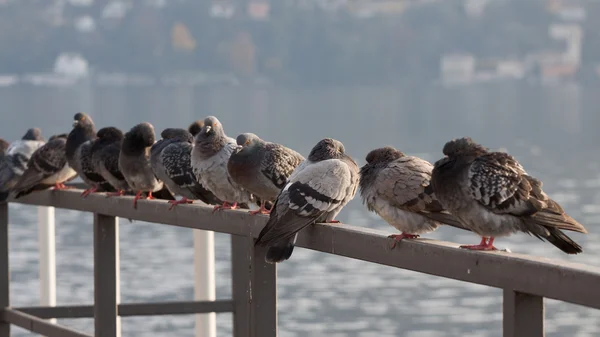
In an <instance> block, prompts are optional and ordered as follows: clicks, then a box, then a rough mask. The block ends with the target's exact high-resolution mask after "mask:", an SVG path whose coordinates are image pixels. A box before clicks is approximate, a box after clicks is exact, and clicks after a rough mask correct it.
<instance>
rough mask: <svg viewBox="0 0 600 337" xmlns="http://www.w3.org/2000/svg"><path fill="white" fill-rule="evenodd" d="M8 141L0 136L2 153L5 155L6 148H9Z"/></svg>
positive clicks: (0, 153) (0, 151) (0, 150)
mask: <svg viewBox="0 0 600 337" xmlns="http://www.w3.org/2000/svg"><path fill="white" fill-rule="evenodd" d="M8 145H9V144H8V142H7V141H6V140H4V139H2V138H0V155H4V153H6V150H7V149H8Z"/></svg>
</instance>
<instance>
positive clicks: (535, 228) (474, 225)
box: [431, 137, 587, 254]
mask: <svg viewBox="0 0 600 337" xmlns="http://www.w3.org/2000/svg"><path fill="white" fill-rule="evenodd" d="M443 153H444V155H445V156H446V157H444V158H442V159H440V160H438V161H437V162H436V163H435V166H434V169H433V173H432V178H431V183H432V185H433V189H434V191H435V194H436V196H437V197H438V200H439V201H440V202H441V203H442V205H443V206H444V207H445V208H446V209H448V210H449V211H450V212H452V214H454V215H455V216H457V217H458V218H459V219H460V220H461V222H462V223H463V225H465V227H467V228H469V229H471V230H472V231H473V232H475V233H477V234H479V235H480V236H481V237H482V239H481V243H480V244H478V245H470V246H461V248H466V249H471V250H495V249H496V248H495V247H494V238H495V237H497V236H508V235H510V234H512V233H515V232H519V231H521V232H525V233H527V234H530V235H533V236H535V237H537V238H538V239H541V240H547V241H549V242H550V243H552V244H553V245H555V246H556V247H557V248H559V249H560V250H562V251H563V252H565V253H567V254H577V253H581V251H582V250H581V246H579V245H578V244H577V243H576V242H574V241H573V240H572V239H571V238H569V237H568V236H567V235H565V233H563V232H562V231H561V229H562V230H571V231H575V232H579V233H587V230H586V229H585V228H584V227H583V226H582V225H581V224H580V223H578V222H577V221H575V219H573V218H571V217H570V216H568V215H567V214H566V213H565V212H564V211H563V209H562V208H561V207H560V206H559V205H558V204H557V203H556V202H555V201H554V200H552V199H550V198H549V197H548V195H546V193H544V191H542V182H541V181H539V180H537V179H536V178H534V177H532V176H530V175H528V174H527V172H525V169H524V168H523V167H522V166H521V165H520V164H519V163H518V162H517V160H516V159H515V158H513V157H512V156H510V155H508V154H506V153H503V152H488V149H486V148H484V147H483V146H481V145H479V144H476V143H475V142H473V141H472V140H471V138H468V137H465V138H461V139H455V140H452V141H450V142H448V143H446V145H445V146H444V150H443Z"/></svg>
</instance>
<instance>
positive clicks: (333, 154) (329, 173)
mask: <svg viewBox="0 0 600 337" xmlns="http://www.w3.org/2000/svg"><path fill="white" fill-rule="evenodd" d="M358 181H359V171H358V166H357V165H356V162H355V161H354V160H353V159H352V158H350V157H349V156H348V155H346V152H345V150H344V145H342V143H341V142H339V141H337V140H334V139H331V138H326V139H323V140H321V141H320V142H319V143H317V145H315V147H314V148H313V149H312V151H311V152H310V154H309V155H308V159H307V160H305V161H304V162H302V164H300V165H299V166H298V167H297V168H296V169H295V170H294V172H293V173H292V175H291V176H290V178H289V180H288V182H287V184H286V185H285V187H284V188H283V189H282V190H281V193H279V196H278V197H277V201H275V206H274V207H273V210H272V212H271V217H270V218H269V221H268V222H267V224H266V226H265V227H264V228H263V229H262V231H261V232H260V234H259V236H258V239H257V241H256V244H257V245H261V246H266V247H269V249H268V251H267V255H266V256H265V260H266V261H267V262H271V263H274V262H282V261H284V260H287V259H289V258H290V256H291V255H292V252H293V250H294V243H295V241H296V237H297V235H298V232H299V231H301V230H302V229H303V228H304V227H306V226H308V225H311V224H313V223H317V222H329V223H332V222H339V221H336V220H334V219H335V217H336V216H337V215H338V214H339V212H340V211H341V210H342V208H343V207H344V206H345V205H346V204H347V203H348V202H349V201H350V200H352V198H354V195H355V194H356V189H357V187H358Z"/></svg>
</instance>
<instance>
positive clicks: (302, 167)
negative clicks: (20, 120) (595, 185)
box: [0, 113, 587, 262]
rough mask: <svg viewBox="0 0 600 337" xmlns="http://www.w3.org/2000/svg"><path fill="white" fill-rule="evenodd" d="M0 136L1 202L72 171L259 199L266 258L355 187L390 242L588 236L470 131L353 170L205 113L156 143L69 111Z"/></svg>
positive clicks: (575, 249)
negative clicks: (428, 237) (232, 133)
mask: <svg viewBox="0 0 600 337" xmlns="http://www.w3.org/2000/svg"><path fill="white" fill-rule="evenodd" d="M0 144H2V149H3V150H4V154H3V155H2V157H1V159H0V193H1V197H2V198H3V200H6V198H7V197H8V195H9V193H12V194H13V195H14V197H15V198H19V197H21V196H23V195H26V194H28V193H31V192H32V191H36V190H40V189H46V188H50V187H52V186H54V188H55V189H62V188H66V186H65V185H64V183H65V182H68V181H70V180H72V179H74V178H75V177H76V176H77V175H78V176H79V177H81V178H82V180H83V181H84V182H85V183H86V184H87V185H88V186H89V188H88V189H87V190H85V191H84V192H83V193H82V196H83V197H86V196H87V195H89V194H90V193H94V192H108V194H107V197H108V196H115V195H119V196H120V195H124V194H126V193H135V198H134V207H137V200H139V199H141V198H146V199H152V198H154V196H153V193H154V194H155V195H156V194H157V193H161V191H162V192H166V195H167V196H166V197H162V198H163V199H165V198H166V199H170V200H169V202H170V203H171V204H172V205H171V208H172V207H173V206H175V205H177V204H181V203H191V202H192V201H193V200H200V201H201V202H203V203H205V204H212V205H215V206H214V210H213V212H214V211H217V210H223V209H236V208H251V207H252V208H258V209H256V210H253V211H251V213H252V214H259V213H260V214H270V217H269V220H268V222H267V224H266V226H265V227H264V228H263V230H262V231H261V233H260V235H259V237H258V240H257V242H256V244H258V245H262V246H266V247H268V250H267V253H266V257H265V259H266V260H267V261H268V262H281V261H284V260H287V259H289V257H290V256H291V254H292V251H293V249H294V243H295V241H296V238H297V234H298V232H299V231H301V230H302V229H303V228H305V227H306V226H308V225H311V224H313V223H319V222H326V223H332V222H338V221H336V220H335V217H336V216H337V215H338V214H339V212H340V211H341V210H342V208H343V207H344V206H345V205H346V204H347V203H348V202H349V201H350V200H352V199H353V198H354V196H355V194H356V192H357V190H358V189H360V195H361V197H362V200H363V202H364V203H365V204H366V206H367V208H368V209H369V210H370V211H373V212H375V213H377V214H378V215H379V216H380V217H381V218H382V219H383V220H385V221H386V222H387V223H389V224H390V225H392V226H393V227H395V228H397V229H398V230H400V231H401V234H397V235H391V236H390V237H391V238H393V239H394V246H395V245H396V242H400V241H401V240H403V239H413V238H417V237H418V236H419V235H420V234H424V233H428V232H431V231H433V230H435V229H436V228H437V227H439V226H440V225H450V226H454V227H457V228H461V229H465V230H470V231H472V232H474V233H476V234H478V235H479V236H481V242H480V243H479V244H477V245H469V246H461V248H466V249H471V250H495V249H496V248H495V247H494V239H495V238H496V237H499V236H507V235H510V234H512V233H515V232H519V231H520V232H525V233H528V234H530V235H533V236H535V237H537V238H539V239H542V240H546V241H548V242H550V243H552V244H553V245H555V246H556V247H558V248H559V249H560V250H562V251H563V252H565V253H568V254H576V253H580V252H581V251H582V249H581V246H579V245H578V244H577V243H576V242H574V241H573V240H572V239H571V238H569V237H568V236H567V235H566V234H565V233H564V232H563V231H562V230H571V231H575V232H580V233H587V231H586V229H585V228H584V227H583V225H581V224H579V223H578V222H577V221H575V220H574V219H573V218H571V217H570V216H568V215H567V214H566V213H565V212H564V211H563V209H562V208H561V207H560V206H559V205H558V204H557V203H556V202H555V201H554V200H552V199H550V198H549V197H548V195H546V194H545V193H544V192H543V191H542V183H541V182H540V181H539V180H537V179H536V178H534V177H532V176H530V175H528V174H527V172H525V170H524V169H523V167H522V166H521V165H520V164H519V163H518V162H517V161H516V160H515V158H513V157H512V156H510V155H508V154H506V153H503V152H491V151H489V150H488V149H486V148H484V147H483V146H481V145H479V144H476V143H475V142H473V141H472V140H471V139H470V138H468V137H465V138H460V139H455V140H452V141H449V142H448V143H446V144H445V146H444V148H443V154H444V157H443V158H442V159H440V160H438V161H437V162H436V163H435V165H432V164H430V163H429V162H427V161H425V160H423V159H420V158H417V157H413V156H407V155H405V154H404V153H402V152H400V151H398V150H396V149H394V148H392V147H383V148H378V149H375V150H372V151H371V152H369V153H368V154H367V156H366V161H367V163H366V164H365V165H364V166H363V167H362V168H360V169H359V167H358V165H357V164H356V162H355V161H354V160H353V159H352V158H351V157H350V156H348V155H347V154H346V150H345V148H344V145H343V144H342V143H341V142H339V141H337V140H334V139H330V138H326V139H323V140H321V141H319V142H318V143H317V144H316V145H315V146H314V147H313V148H312V150H311V151H310V153H309V154H308V157H307V158H306V159H305V158H304V157H303V156H302V155H300V154H299V153H297V152H295V151H294V150H291V149H289V148H287V147H285V146H283V145H280V144H275V143H270V142H266V141H264V140H262V139H260V138H259V137H258V136H256V135H255V134H252V133H244V134H241V135H239V136H238V137H237V139H233V138H230V137H228V136H227V135H226V134H225V132H224V129H223V125H222V124H221V123H220V122H219V120H218V119H217V118H216V117H213V116H210V117H207V118H206V119H204V120H203V121H196V122H194V123H192V124H191V125H190V126H189V127H188V129H187V130H185V129H175V128H169V129H165V130H163V131H162V133H161V139H160V140H158V141H156V140H155V133H154V128H153V126H152V125H151V124H149V123H141V124H138V125H136V126H134V127H133V128H131V130H129V132H127V133H125V134H123V132H121V131H120V130H119V129H117V128H114V127H105V128H102V129H100V130H98V132H96V128H95V126H94V122H93V121H92V119H91V118H90V116H88V115H86V114H84V113H77V114H76V115H75V117H74V123H73V129H72V131H71V132H70V133H69V134H68V135H67V134H60V135H55V136H52V137H51V138H50V139H49V140H48V142H47V143H46V142H44V140H43V138H42V136H41V132H40V130H39V129H31V130H28V131H27V133H26V134H25V136H24V137H23V138H22V139H21V140H18V141H15V142H13V143H12V144H10V146H9V145H8V144H7V143H6V142H5V141H2V142H0ZM174 195H178V196H180V197H181V198H180V199H179V200H176V199H175V198H174ZM256 206H260V207H256Z"/></svg>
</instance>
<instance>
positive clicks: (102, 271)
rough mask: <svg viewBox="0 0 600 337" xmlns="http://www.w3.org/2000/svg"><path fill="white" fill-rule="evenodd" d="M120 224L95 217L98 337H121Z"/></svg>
mask: <svg viewBox="0 0 600 337" xmlns="http://www.w3.org/2000/svg"><path fill="white" fill-rule="evenodd" d="M118 227H119V226H118V221H117V218H116V217H114V216H107V215H102V214H94V325H95V333H94V336H95V337H119V336H120V335H121V332H120V329H119V324H118V319H117V301H118V290H119V285H118V284H119V279H118V276H119V273H118V269H117V268H118V265H119V264H118V260H119V252H118V248H119V245H118V235H117V233H118V231H119V229H118Z"/></svg>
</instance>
